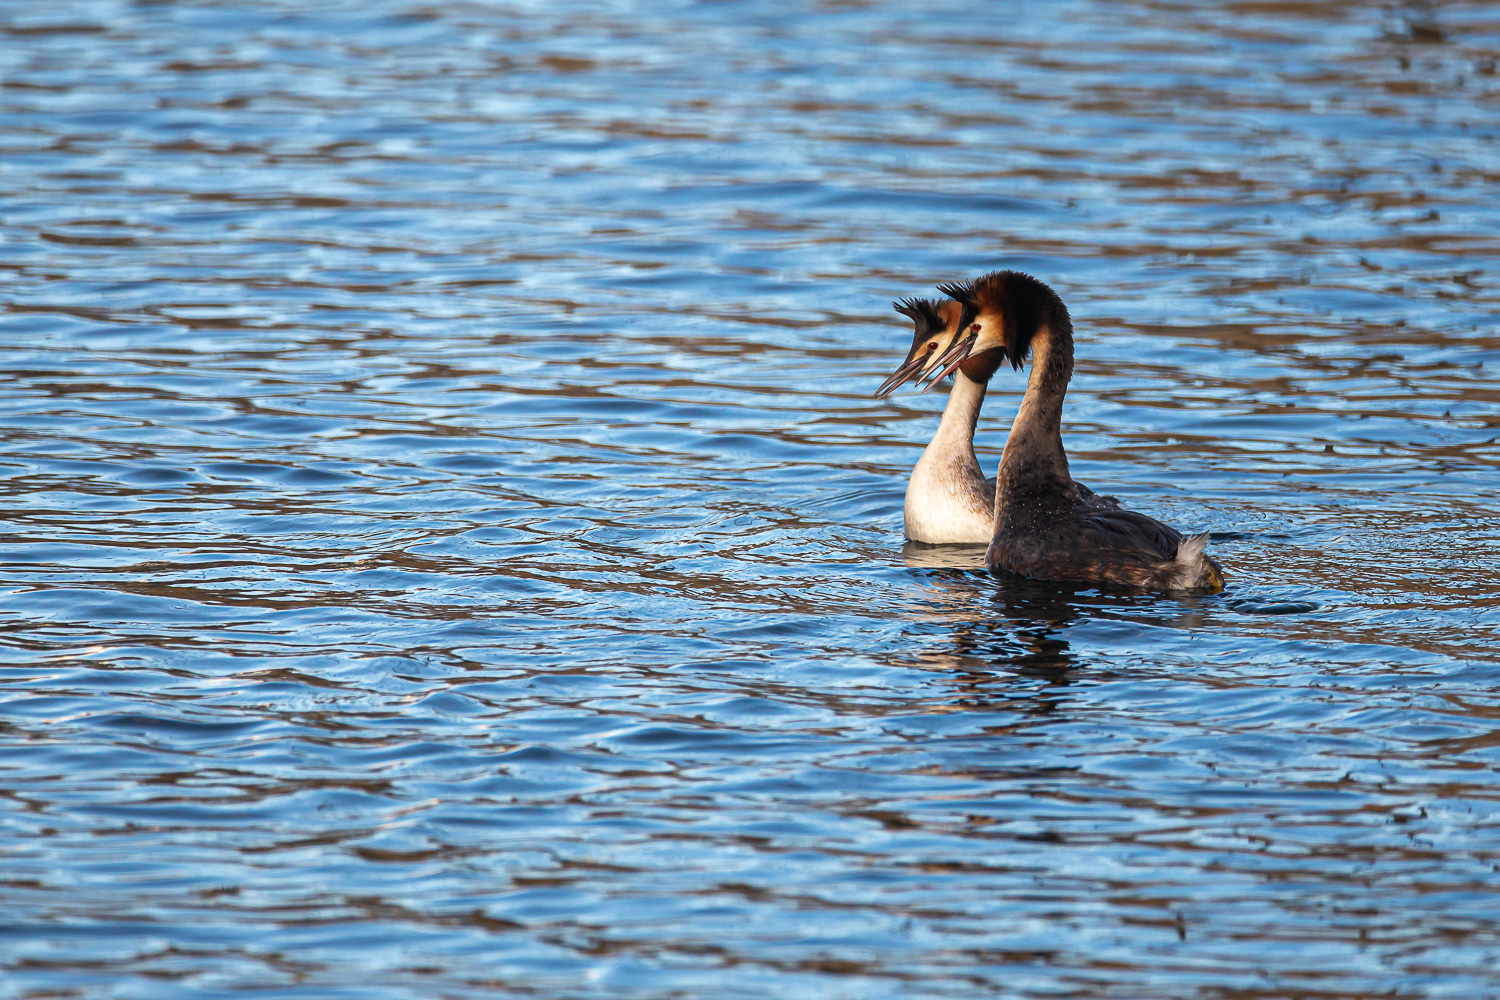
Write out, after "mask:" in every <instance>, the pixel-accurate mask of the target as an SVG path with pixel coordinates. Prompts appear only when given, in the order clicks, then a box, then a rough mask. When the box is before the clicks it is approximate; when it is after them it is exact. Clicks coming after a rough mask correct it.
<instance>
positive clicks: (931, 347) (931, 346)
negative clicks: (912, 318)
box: [927, 340, 937, 351]
mask: <svg viewBox="0 0 1500 1000" xmlns="http://www.w3.org/2000/svg"><path fill="white" fill-rule="evenodd" d="M927 349H928V350H929V351H931V350H936V349H937V341H935V340H934V341H931V342H929V343H928V345H927Z"/></svg>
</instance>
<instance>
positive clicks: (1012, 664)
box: [901, 542, 1082, 701]
mask: <svg viewBox="0 0 1500 1000" xmlns="http://www.w3.org/2000/svg"><path fill="white" fill-rule="evenodd" d="M901 552H902V556H903V557H904V558H905V561H906V565H907V567H908V568H910V569H912V570H914V571H916V572H915V574H914V575H915V576H916V577H917V585H918V587H919V588H920V594H921V596H922V597H923V598H925V599H926V602H925V605H923V604H922V603H921V602H920V601H919V602H916V605H917V606H916V607H914V609H913V610H914V612H915V615H914V617H915V619H916V622H918V623H921V624H922V625H926V626H932V625H937V626H940V630H939V629H932V628H930V627H928V628H922V629H921V632H922V633H923V636H924V637H925V638H928V639H936V638H938V636H939V634H941V636H942V640H943V641H942V645H941V646H936V647H931V648H928V649H926V650H923V651H922V652H920V653H919V654H918V655H917V660H918V661H919V662H920V663H921V664H923V665H924V666H928V667H932V668H937V669H943V670H948V671H952V672H954V673H956V674H960V675H963V677H964V680H965V686H966V687H968V688H969V689H970V691H971V693H973V694H984V695H986V697H985V699H984V700H986V701H989V700H992V699H993V697H994V695H995V694H996V693H997V692H995V691H994V690H993V688H994V685H995V683H996V682H997V681H998V680H1000V679H1001V677H999V676H997V672H998V673H999V674H1000V675H1001V676H1017V675H1018V676H1022V677H1028V678H1033V679H1037V680H1043V681H1046V682H1048V683H1049V684H1051V685H1056V684H1067V683H1069V679H1070V676H1071V673H1072V671H1073V670H1074V669H1075V668H1076V667H1077V666H1078V657H1077V655H1076V654H1075V653H1073V652H1072V651H1071V649H1070V648H1069V645H1068V641H1067V640H1066V639H1065V638H1063V633H1064V632H1066V630H1067V628H1068V626H1069V625H1070V624H1072V623H1073V622H1074V621H1076V620H1078V619H1079V618H1081V617H1082V612H1081V611H1080V610H1079V608H1078V607H1077V605H1076V604H1075V603H1074V601H1073V597H1074V596H1075V594H1076V588H1073V587H1070V586H1067V585H1060V584H1056V583H1044V582H1040V581H1034V580H1025V579H1021V578H1011V579H1005V580H997V579H996V578H995V577H993V576H991V575H990V573H989V570H988V568H987V567H986V566H985V562H984V546H982V545H976V546H967V545H966V546H957V545H924V544H921V543H919V542H908V543H906V545H904V546H903V547H902V550H901Z"/></svg>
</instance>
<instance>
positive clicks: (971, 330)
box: [969, 323, 979, 333]
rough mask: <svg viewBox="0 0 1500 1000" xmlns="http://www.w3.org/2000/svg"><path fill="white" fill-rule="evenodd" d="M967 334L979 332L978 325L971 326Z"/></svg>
mask: <svg viewBox="0 0 1500 1000" xmlns="http://www.w3.org/2000/svg"><path fill="white" fill-rule="evenodd" d="M969 332H970V333H978V332H979V324H978V323H975V324H974V325H973V326H971V327H969Z"/></svg>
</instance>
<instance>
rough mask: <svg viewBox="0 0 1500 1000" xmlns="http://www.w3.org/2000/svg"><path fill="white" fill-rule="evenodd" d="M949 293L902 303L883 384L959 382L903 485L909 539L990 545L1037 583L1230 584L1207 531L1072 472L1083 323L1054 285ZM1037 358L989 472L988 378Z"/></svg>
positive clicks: (993, 278) (981, 285) (980, 281)
mask: <svg viewBox="0 0 1500 1000" xmlns="http://www.w3.org/2000/svg"><path fill="white" fill-rule="evenodd" d="M938 290H939V291H940V292H942V293H943V294H944V295H946V296H948V298H947V300H945V301H943V300H936V299H902V300H900V301H899V302H896V303H895V306H896V311H897V312H900V313H902V314H903V315H905V316H908V317H910V318H911V320H912V322H913V323H915V324H916V336H915V337H914V338H913V339H912V345H911V351H910V353H908V354H907V356H906V360H905V361H904V362H903V363H902V364H901V367H899V368H897V369H896V372H895V374H893V375H892V376H891V377H890V378H888V379H886V380H885V383H884V384H883V385H881V387H880V388H879V389H878V390H877V391H876V395H877V396H884V395H886V394H888V393H890V392H891V391H893V390H894V389H896V388H897V387H898V386H900V385H903V384H905V383H906V382H910V381H918V382H920V381H921V380H923V379H924V378H928V377H930V378H931V379H932V383H931V384H936V383H937V382H938V381H939V380H941V379H943V378H944V377H946V376H948V375H952V376H953V388H952V390H951V391H950V392H949V394H948V406H947V408H946V409H944V410H943V419H942V422H941V423H939V424H938V429H937V433H936V434H934V435H933V437H932V443H931V444H929V445H928V446H927V450H926V451H924V452H922V458H921V460H920V461H918V462H917V467H916V468H915V469H914V470H912V474H911V481H910V483H908V484H907V487H906V537H907V538H909V539H911V540H912V541H917V542H932V543H945V542H948V543H952V542H960V543H962V542H967V543H971V544H988V545H989V550H988V552H987V553H986V554H985V561H986V562H987V563H988V564H989V567H990V569H991V570H998V571H1001V572H1011V573H1015V574H1018V575H1020V576H1024V577H1029V578H1031V579H1034V580H1053V581H1058V582H1072V583H1104V584H1114V585H1118V586H1125V587H1132V588H1141V589H1146V590H1157V591H1168V592H1181V591H1196V592H1200V593H1202V592H1213V591H1218V590H1222V589H1223V586H1224V578H1223V575H1222V573H1221V572H1220V569H1219V564H1218V563H1216V562H1214V560H1213V559H1212V558H1210V557H1209V556H1208V555H1207V554H1206V553H1205V552H1204V551H1203V550H1204V547H1205V546H1206V545H1207V543H1208V534H1207V533H1206V532H1205V533H1203V534H1201V535H1188V536H1184V535H1183V534H1182V533H1181V532H1179V531H1177V530H1175V529H1173V528H1170V527H1168V526H1167V525H1165V524H1162V523H1161V522H1160V521H1158V520H1156V519H1155V518H1151V517H1147V516H1146V515H1145V514H1138V513H1136V512H1135V511H1130V510H1126V509H1124V508H1123V507H1121V506H1120V502H1119V501H1118V500H1116V499H1115V498H1114V497H1105V496H1100V495H1098V494H1097V493H1095V492H1094V491H1093V490H1091V489H1089V488H1088V487H1087V486H1085V485H1083V484H1082V483H1079V482H1075V481H1074V480H1073V477H1072V476H1070V475H1069V474H1068V456H1067V454H1066V453H1065V452H1064V451H1063V444H1062V408H1063V396H1064V395H1065V394H1066V393H1067V391H1068V380H1069V379H1070V378H1071V377H1072V375H1073V323H1072V320H1070V319H1069V318H1068V308H1067V306H1065V305H1063V301H1062V299H1060V298H1058V296H1057V293H1056V292H1054V291H1053V290H1052V289H1051V288H1049V287H1048V286H1047V285H1045V284H1043V283H1042V282H1040V281H1038V280H1037V279H1035V278H1033V277H1032V276H1031V275H1029V274H1022V273H1020V272H1019V271H995V272H993V273H991V274H986V275H985V276H984V277H982V278H976V279H975V280H973V281H966V282H954V283H950V284H945V285H939V286H938ZM1028 352H1029V353H1030V354H1031V358H1032V361H1031V375H1030V377H1029V378H1028V379H1027V382H1026V395H1025V396H1024V397H1023V398H1022V400H1021V407H1020V410H1019V411H1018V412H1017V413H1016V419H1015V422H1014V423H1013V424H1012V425H1011V429H1010V436H1009V438H1008V439H1007V440H1006V442H1005V452H1004V454H1003V455H1002V456H1001V458H1000V468H999V471H998V472H997V473H996V476H995V478H994V479H992V480H987V479H985V477H984V473H983V472H982V471H980V468H979V460H978V459H977V458H975V456H974V426H975V424H976V423H977V422H978V420H979V407H980V405H981V404H982V403H983V402H984V391H985V387H986V385H987V384H988V383H989V380H990V376H992V375H994V374H995V372H996V371H998V370H999V369H1000V367H1001V365H1002V364H1004V363H1005V362H1007V361H1008V362H1010V365H1011V367H1012V368H1020V367H1021V362H1022V361H1024V360H1025V359H1026V355H1027V354H1028Z"/></svg>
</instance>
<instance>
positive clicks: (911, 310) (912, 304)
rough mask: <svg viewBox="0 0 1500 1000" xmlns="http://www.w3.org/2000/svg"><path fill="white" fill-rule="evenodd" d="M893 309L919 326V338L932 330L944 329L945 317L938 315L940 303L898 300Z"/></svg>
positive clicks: (921, 300) (892, 305) (892, 304)
mask: <svg viewBox="0 0 1500 1000" xmlns="http://www.w3.org/2000/svg"><path fill="white" fill-rule="evenodd" d="M891 307H892V308H894V309H895V310H896V311H897V312H898V313H900V314H901V315H903V316H905V317H907V318H908V319H910V320H911V321H912V322H913V323H915V324H916V325H917V336H919V337H920V336H925V335H926V334H927V332H928V331H930V330H941V329H942V328H943V325H944V324H943V317H942V316H941V315H940V314H939V313H938V303H936V302H934V301H932V300H931V299H897V300H896V301H895V302H892V303H891Z"/></svg>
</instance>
